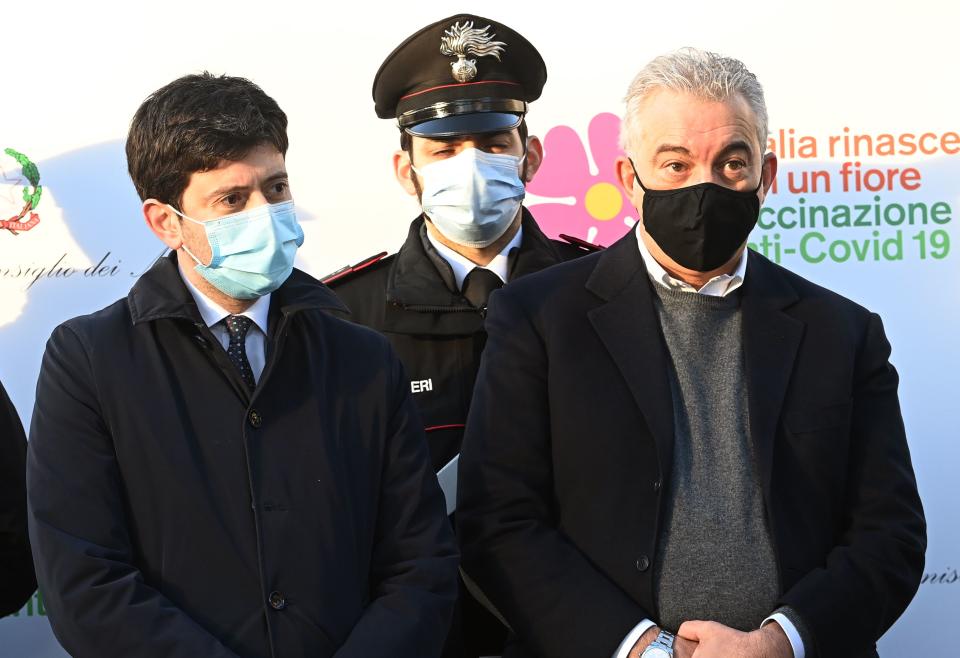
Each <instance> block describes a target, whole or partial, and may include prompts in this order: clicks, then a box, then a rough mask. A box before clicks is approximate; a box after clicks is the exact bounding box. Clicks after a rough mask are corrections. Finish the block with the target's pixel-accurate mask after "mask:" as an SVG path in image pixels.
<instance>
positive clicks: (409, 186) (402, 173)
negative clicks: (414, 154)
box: [393, 150, 417, 196]
mask: <svg viewBox="0 0 960 658" xmlns="http://www.w3.org/2000/svg"><path fill="white" fill-rule="evenodd" d="M393 175H394V176H396V177H397V182H398V183H400V187H402V188H403V189H404V190H406V192H407V194H409V195H410V196H417V185H416V183H414V182H413V177H414V176H415V175H416V172H414V171H413V165H412V163H411V162H410V154H409V153H407V152H406V151H402V150H401V151H396V152H394V154H393Z"/></svg>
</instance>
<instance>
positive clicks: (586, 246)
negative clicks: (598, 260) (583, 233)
mask: <svg viewBox="0 0 960 658" xmlns="http://www.w3.org/2000/svg"><path fill="white" fill-rule="evenodd" d="M560 239H561V240H563V241H564V242H566V243H568V244H572V245H573V246H574V247H579V248H580V249H583V250H584V251H586V252H587V253H591V254H592V253H593V252H595V251H603V250H604V249H606V247H604V246H602V245H599V244H593V243H592V242H587V241H586V240H581V239H580V238H575V237H573V236H572V235H567V234H565V233H561V234H560Z"/></svg>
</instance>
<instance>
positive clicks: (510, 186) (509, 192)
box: [411, 148, 527, 248]
mask: <svg viewBox="0 0 960 658" xmlns="http://www.w3.org/2000/svg"><path fill="white" fill-rule="evenodd" d="M526 157H527V156H526V155H524V156H516V155H504V154H501V153H487V152H486V151H481V150H478V149H474V148H468V149H464V150H463V151H461V152H460V153H458V154H457V155H455V156H453V157H452V158H446V159H444V160H438V161H436V162H431V163H430V164H428V165H424V166H423V167H420V168H419V169H418V168H416V167H413V165H411V168H412V169H413V170H414V171H415V172H417V174H418V175H419V176H420V178H421V180H422V182H423V198H422V199H421V202H420V203H421V205H422V206H423V212H425V213H426V214H427V217H429V218H430V221H432V222H433V224H434V226H436V227H437V230H438V231H440V233H441V234H443V236H444V237H446V238H447V239H449V240H453V241H454V242H456V243H457V244H460V245H463V246H465V247H475V248H482V247H489V246H490V245H491V244H493V243H494V242H496V241H497V239H498V238H499V237H500V236H502V235H503V234H504V233H506V232H507V229H508V228H510V224H511V223H512V222H513V220H514V218H515V217H516V216H517V211H518V210H519V209H520V204H521V203H522V202H523V197H524V195H525V194H526V189H525V188H524V185H523V181H521V180H520V167H521V165H522V164H523V160H524V158H526Z"/></svg>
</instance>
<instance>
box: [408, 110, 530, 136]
mask: <svg viewBox="0 0 960 658" xmlns="http://www.w3.org/2000/svg"><path fill="white" fill-rule="evenodd" d="M522 120H523V115H522V114H510V113H506V112H475V113H472V114H459V115H456V116H449V117H444V118H442V119H431V120H430V121H424V122H423V123H418V124H417V125H415V126H410V127H409V128H404V130H406V131H407V132H408V133H409V134H411V135H414V136H415V137H456V136H457V135H482V134H484V133H499V132H504V131H506V130H512V129H514V128H516V127H517V126H519V125H520V121H522Z"/></svg>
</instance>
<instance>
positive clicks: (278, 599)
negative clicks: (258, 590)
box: [267, 592, 287, 610]
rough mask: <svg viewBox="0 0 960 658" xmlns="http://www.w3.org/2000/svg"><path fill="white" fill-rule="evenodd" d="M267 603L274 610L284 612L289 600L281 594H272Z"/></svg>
mask: <svg viewBox="0 0 960 658" xmlns="http://www.w3.org/2000/svg"><path fill="white" fill-rule="evenodd" d="M267 602H268V603H269V604H270V607H271V608H273V609H274V610H283V609H284V608H286V607H287V600H286V599H285V598H284V597H283V594H281V593H280V592H270V596H268V597H267Z"/></svg>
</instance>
